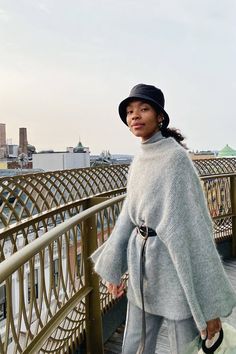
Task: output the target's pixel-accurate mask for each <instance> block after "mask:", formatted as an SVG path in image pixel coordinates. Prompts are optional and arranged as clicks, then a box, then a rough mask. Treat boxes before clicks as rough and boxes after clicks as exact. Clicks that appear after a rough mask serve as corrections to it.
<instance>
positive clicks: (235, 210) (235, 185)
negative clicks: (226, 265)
mask: <svg viewBox="0 0 236 354" xmlns="http://www.w3.org/2000/svg"><path fill="white" fill-rule="evenodd" d="M230 187H231V205H232V215H233V216H232V255H233V257H236V176H235V175H234V176H231V177H230Z"/></svg>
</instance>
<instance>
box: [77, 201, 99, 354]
mask: <svg viewBox="0 0 236 354" xmlns="http://www.w3.org/2000/svg"><path fill="white" fill-rule="evenodd" d="M98 202H101V200H96V198H91V199H90V200H89V201H88V205H87V208H89V207H92V206H94V205H96V204H98ZM82 247H83V256H84V267H85V270H84V271H85V285H86V286H90V287H92V288H93V291H92V292H91V293H90V294H89V295H88V296H86V300H85V301H86V306H85V307H86V350H87V351H86V353H87V354H95V353H96V354H103V353H104V351H103V334H102V316H101V308H100V293H99V278H98V276H97V275H96V274H95V273H94V271H93V266H92V262H91V261H90V260H89V256H90V255H91V254H92V253H93V251H95V250H96V248H97V225H96V215H93V216H91V217H90V218H89V219H87V220H86V221H85V222H84V224H83V233H82Z"/></svg>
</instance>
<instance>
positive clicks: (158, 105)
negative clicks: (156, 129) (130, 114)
mask: <svg viewBox="0 0 236 354" xmlns="http://www.w3.org/2000/svg"><path fill="white" fill-rule="evenodd" d="M136 98H137V99H140V100H144V101H146V102H147V103H149V104H150V105H151V106H152V107H153V108H154V109H156V110H157V111H158V112H162V113H163V116H164V121H163V128H166V127H167V126H168V124H169V122H170V119H169V116H168V114H167V113H166V111H165V110H164V105H165V98H164V95H163V93H162V91H161V90H160V89H159V88H157V87H155V86H152V85H145V84H138V85H136V86H134V87H133V88H132V90H131V91H130V94H129V96H128V97H127V98H126V99H125V100H123V101H122V102H121V103H120V105H119V108H118V110H119V115H120V117H121V119H122V121H123V122H124V123H125V124H126V125H127V122H126V116H127V113H126V108H127V106H128V104H129V102H130V101H132V100H133V99H136Z"/></svg>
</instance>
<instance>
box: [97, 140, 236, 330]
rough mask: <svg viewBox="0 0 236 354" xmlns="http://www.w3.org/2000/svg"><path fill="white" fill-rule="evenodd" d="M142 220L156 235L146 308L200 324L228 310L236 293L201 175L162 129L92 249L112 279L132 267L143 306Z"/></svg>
mask: <svg viewBox="0 0 236 354" xmlns="http://www.w3.org/2000/svg"><path fill="white" fill-rule="evenodd" d="M151 139H152V138H151ZM143 223H144V224H145V225H146V226H148V227H150V228H152V229H154V230H155V231H156V233H157V236H156V237H150V238H149V239H148V241H147V245H146V256H145V272H144V299H145V310H146V311H147V312H149V313H152V314H156V315H160V316H164V317H166V318H168V319H173V320H182V319H185V318H188V317H191V316H193V318H194V320H195V322H196V325H197V327H198V329H199V330H203V329H204V328H205V327H206V321H208V320H210V319H213V318H217V317H226V316H228V315H229V314H230V313H231V312H232V309H233V307H234V306H236V294H235V292H234V290H233V288H232V286H231V284H230V282H229V280H228V278H227V276H226V274H225V271H224V268H223V266H222V263H221V260H220V258H219V255H218V253H217V250H216V247H215V244H214V241H213V228H212V221H211V218H210V215H209V211H208V208H207V205H206V201H205V198H204V194H203V191H202V187H201V183H200V180H199V177H198V175H197V172H196V170H195V167H194V165H193V163H192V161H191V160H190V158H189V156H188V154H187V152H186V150H185V149H184V148H182V147H181V146H180V145H179V144H178V143H177V142H176V141H175V140H174V139H173V138H163V137H162V135H161V133H159V134H157V135H155V139H154V142H153V141H149V142H148V143H147V144H142V145H141V152H140V153H139V154H138V155H137V156H136V157H135V158H134V160H133V163H132V165H131V168H130V171H129V177H128V184H127V197H126V199H125V201H124V204H123V208H122V210H121V213H120V215H119V217H118V220H117V222H116V225H115V227H114V229H113V232H112V234H111V235H110V237H109V239H108V240H107V241H106V242H105V243H104V244H103V245H102V246H101V247H100V248H99V249H98V250H97V251H96V252H95V253H94V254H93V255H92V260H93V262H94V264H95V265H94V268H95V271H96V272H97V273H98V274H99V275H100V276H101V277H102V278H103V279H105V280H107V281H109V282H112V283H115V284H119V282H120V280H121V276H122V275H123V274H124V273H125V272H126V271H128V273H129V284H128V294H127V296H128V299H129V301H130V302H132V303H134V304H135V305H136V306H138V307H140V308H141V296H140V289H139V276H140V265H139V261H140V250H141V244H142V238H141V236H139V235H138V234H137V230H136V228H135V226H136V225H141V224H143Z"/></svg>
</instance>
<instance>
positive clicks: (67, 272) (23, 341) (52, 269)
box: [0, 173, 236, 354]
mask: <svg viewBox="0 0 236 354" xmlns="http://www.w3.org/2000/svg"><path fill="white" fill-rule="evenodd" d="M202 186H203V189H204V191H205V194H206V198H207V202H208V206H209V210H210V212H211V215H212V217H213V220H214V226H215V232H214V236H215V239H216V241H217V242H220V241H222V240H225V239H232V245H233V246H232V247H233V254H234V256H236V242H235V240H236V174H235V173H230V174H229V173H225V174H223V175H220V174H216V175H210V176H204V177H202ZM123 191H124V189H123ZM115 193H117V191H115ZM115 193H114V194H115ZM119 193H121V190H119ZM101 195H103V197H88V198H86V199H84V200H83V201H76V203H78V205H79V203H81V204H80V205H83V208H81V210H82V211H81V212H80V213H79V214H77V215H74V216H71V214H67V215H66V217H64V220H66V219H68V220H66V221H64V222H63V223H61V222H62V221H63V220H59V221H60V223H61V224H59V225H58V224H57V218H56V217H55V219H54V221H53V223H52V226H53V228H51V229H50V227H49V226H48V224H45V225H47V227H44V230H43V232H42V234H40V233H39V231H38V230H40V228H39V225H41V224H40V223H41V222H42V221H41V219H40V217H41V216H42V218H43V217H44V214H40V213H39V214H38V215H36V216H34V215H33V216H31V218H30V217H27V218H26V219H23V222H22V223H23V227H22V225H21V224H20V221H19V222H17V223H16V224H15V225H14V224H13V225H9V226H8V227H5V228H4V232H3V233H2V235H1V237H2V238H1V239H0V242H1V249H0V251H1V252H2V257H3V259H5V260H3V261H2V262H1V263H0V300H1V297H2V298H4V296H5V299H6V301H5V303H3V302H0V306H1V308H0V353H4V354H5V353H36V352H40V353H64V352H69V351H73V350H74V349H75V348H76V347H78V345H79V344H80V343H82V342H84V341H85V342H86V347H87V353H102V352H103V348H102V346H103V343H102V342H103V341H102V331H101V315H102V313H104V312H105V311H107V309H108V308H110V307H111V306H112V304H113V303H114V300H112V298H111V296H110V295H108V293H107V291H106V287H105V285H104V284H103V282H102V281H100V282H99V280H98V278H97V277H96V275H95V274H94V273H93V271H92V268H91V267H92V265H91V262H89V260H88V258H89V255H90V254H91V253H92V252H93V251H94V250H95V249H96V248H97V246H99V245H101V244H102V243H103V242H104V241H105V240H106V239H107V237H109V235H110V233H111V231H112V228H113V227H114V224H115V221H116V219H117V217H118V214H119V212H120V209H121V205H122V201H123V199H124V195H121V196H117V197H115V198H112V199H108V200H106V199H107V198H108V197H110V196H112V195H113V194H112V191H109V193H107V197H104V193H103V192H102V193H101ZM104 200H105V201H104ZM98 203H99V204H98ZM96 204H98V205H96ZM58 207H59V206H58ZM67 207H68V205H67ZM64 212H65V213H66V212H67V209H66V208H65V209H64ZM51 213H52V214H51ZM46 214H47V219H45V220H47V222H48V220H50V217H51V215H57V214H53V210H52V208H51V209H50V210H49V211H48V212H47V213H46ZM68 217H69V218H68ZM52 220H53V219H52ZM44 222H45V223H46V221H43V222H42V224H44ZM30 227H32V228H33V230H34V235H33V236H32V237H31V236H30V233H29V232H28V231H29V229H30ZM22 229H24V230H25V231H24V233H22ZM27 230H28V231H27ZM27 232H28V233H27ZM45 232H46V233H45ZM35 234H36V236H35ZM39 236H40V237H39ZM7 244H9V245H10V246H9V247H10V252H8V251H7V247H8V246H7ZM12 253H14V254H12Z"/></svg>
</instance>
